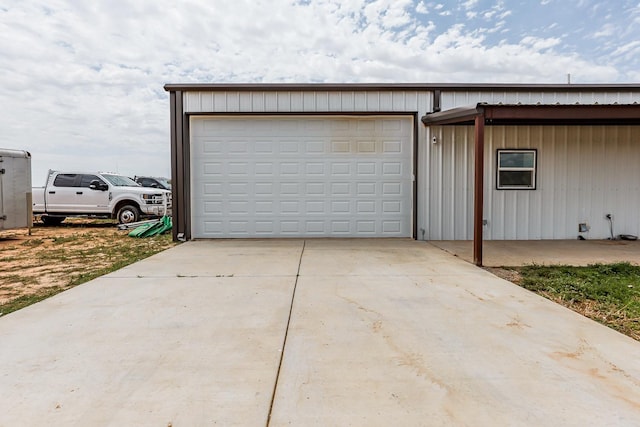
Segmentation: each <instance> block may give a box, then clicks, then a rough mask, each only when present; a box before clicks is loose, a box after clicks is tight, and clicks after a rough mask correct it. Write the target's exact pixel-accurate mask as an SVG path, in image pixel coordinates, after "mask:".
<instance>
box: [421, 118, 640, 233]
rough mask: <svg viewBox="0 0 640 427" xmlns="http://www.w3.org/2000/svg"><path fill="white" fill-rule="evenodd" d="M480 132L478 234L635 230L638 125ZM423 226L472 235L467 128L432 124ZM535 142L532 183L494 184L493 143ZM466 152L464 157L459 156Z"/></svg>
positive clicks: (638, 220)
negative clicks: (531, 186) (517, 186)
mask: <svg viewBox="0 0 640 427" xmlns="http://www.w3.org/2000/svg"><path fill="white" fill-rule="evenodd" d="M486 131H487V133H486V138H485V206H484V210H485V219H487V220H488V224H487V226H485V229H484V236H485V238H487V239H492V240H515V239H530V240H537V239H575V238H577V236H578V224H579V223H581V222H586V223H587V224H588V225H589V226H590V227H591V229H590V231H589V232H588V233H583V235H584V237H586V238H589V239H606V238H608V237H609V235H610V232H609V223H608V221H607V219H606V218H605V215H606V214H607V213H611V214H612V215H613V221H614V233H615V234H616V235H618V234H634V235H640V215H638V212H640V143H639V142H640V127H639V126H553V127H552V126H517V127H516V126H490V127H487V129H486ZM434 134H440V135H442V138H440V139H441V141H439V142H438V144H432V147H431V150H430V151H431V156H432V159H433V162H432V167H431V170H430V174H429V176H430V178H431V186H432V187H431V188H432V190H433V191H431V193H430V196H429V206H430V215H429V227H428V229H429V233H428V236H427V238H428V239H432V240H456V239H457V240H461V239H471V238H472V236H473V226H472V218H471V216H470V215H469V207H470V206H472V201H473V194H472V192H471V191H470V189H472V188H473V171H472V170H471V169H472V168H471V167H470V166H471V165H472V163H470V159H473V128H472V127H470V126H465V127H462V126H458V127H454V126H443V127H440V128H434ZM498 148H533V149H537V165H538V168H537V189H536V190H496V156H497V154H496V150H497V149H498ZM465 159H466V162H467V163H465Z"/></svg>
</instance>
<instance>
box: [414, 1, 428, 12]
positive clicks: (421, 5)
mask: <svg viewBox="0 0 640 427" xmlns="http://www.w3.org/2000/svg"><path fill="white" fill-rule="evenodd" d="M416 12H417V13H419V14H421V15H428V14H429V9H427V5H426V4H424V1H421V2H420V3H418V5H417V6H416Z"/></svg>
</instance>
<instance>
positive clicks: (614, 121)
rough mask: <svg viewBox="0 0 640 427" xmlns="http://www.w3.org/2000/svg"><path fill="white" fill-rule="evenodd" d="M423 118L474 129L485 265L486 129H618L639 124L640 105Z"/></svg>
mask: <svg viewBox="0 0 640 427" xmlns="http://www.w3.org/2000/svg"><path fill="white" fill-rule="evenodd" d="M438 105H439V102H436V103H435V108H434V110H435V111H434V112H433V113H427V114H426V115H424V116H423V117H422V123H424V125H425V126H445V125H467V126H468V125H473V126H474V189H473V194H474V197H473V200H474V202H473V262H474V264H476V265H478V266H482V264H483V254H482V249H483V236H482V231H483V202H484V172H485V160H484V146H485V136H484V134H485V126H492V125H516V126H519V125H529V126H531V125H542V126H550V125H555V126H558V125H569V126H585V125H591V126H593V125H597V126H615V125H639V124H640V105H638V104H635V103H634V104H600V105H598V104H589V105H585V104H575V105H561V104H554V105H550V104H513V105H508V104H488V103H478V104H476V105H475V106H468V107H459V108H453V109H450V110H446V111H438V109H439V107H438Z"/></svg>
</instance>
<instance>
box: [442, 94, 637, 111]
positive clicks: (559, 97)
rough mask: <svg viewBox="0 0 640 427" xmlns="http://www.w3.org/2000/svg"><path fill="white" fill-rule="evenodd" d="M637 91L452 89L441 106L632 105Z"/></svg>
mask: <svg viewBox="0 0 640 427" xmlns="http://www.w3.org/2000/svg"><path fill="white" fill-rule="evenodd" d="M639 98H640V96H639V94H638V93H637V92H636V93H634V92H614V91H599V92H598V91H585V92H576V91H571V92H569V91H567V92H560V91H557V92H556V91H532V92H515V91H493V92H488V91H450V92H443V93H442V99H441V109H442V110H443V111H444V110H448V109H451V108H454V107H464V106H467V105H476V104H478V103H479V102H486V103H488V104H498V103H503V104H517V103H521V104H537V103H540V104H576V103H577V104H596V103H597V104H615V103H618V104H632V103H634V102H640V99H639Z"/></svg>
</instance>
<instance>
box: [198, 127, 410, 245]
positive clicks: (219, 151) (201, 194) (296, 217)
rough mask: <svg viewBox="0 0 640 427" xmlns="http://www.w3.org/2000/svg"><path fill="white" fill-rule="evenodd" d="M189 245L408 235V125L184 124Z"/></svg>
mask: <svg viewBox="0 0 640 427" xmlns="http://www.w3.org/2000/svg"><path fill="white" fill-rule="evenodd" d="M190 129H191V189H192V190H191V191H192V196H191V200H192V205H191V212H192V214H191V215H192V237H193V238H212V237H213V238H218V237H225V238H226V237H239V238H240V237H410V236H411V234H412V233H411V229H412V228H411V227H412V210H413V209H412V201H413V195H412V185H411V179H412V161H411V159H412V147H413V142H412V141H413V119H412V118H411V117H377V116H376V117H342V116H340V117H324V116H323V117H300V116H297V117H292V116H284V117H283V116H260V117H255V116H253V117H247V116H240V117H223V118H218V117H216V118H212V117H206V118H205V117H198V118H192V119H191V128H190Z"/></svg>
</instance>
